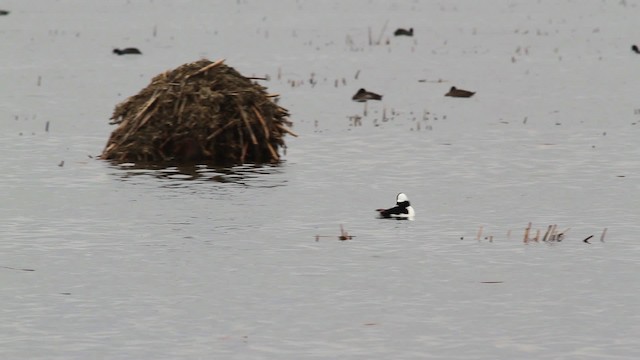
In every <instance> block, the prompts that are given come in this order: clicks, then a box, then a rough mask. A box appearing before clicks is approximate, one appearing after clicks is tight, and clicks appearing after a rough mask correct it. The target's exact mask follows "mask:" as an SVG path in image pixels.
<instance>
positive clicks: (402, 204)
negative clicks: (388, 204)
mask: <svg viewBox="0 0 640 360" xmlns="http://www.w3.org/2000/svg"><path fill="white" fill-rule="evenodd" d="M376 211H377V212H378V214H379V215H380V218H383V219H397V220H413V218H414V217H415V215H416V213H415V211H414V210H413V207H411V204H410V203H409V198H408V197H407V195H405V194H404V193H399V194H398V196H397V197H396V206H394V207H392V208H389V209H376Z"/></svg>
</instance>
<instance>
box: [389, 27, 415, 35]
mask: <svg viewBox="0 0 640 360" xmlns="http://www.w3.org/2000/svg"><path fill="white" fill-rule="evenodd" d="M393 35H395V36H413V28H411V29H409V30H407V29H398V30H396V32H394V33H393Z"/></svg>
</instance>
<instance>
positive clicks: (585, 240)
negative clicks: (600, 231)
mask: <svg viewBox="0 0 640 360" xmlns="http://www.w3.org/2000/svg"><path fill="white" fill-rule="evenodd" d="M592 237H593V235H589V236H588V237H587V238H586V239H584V240H582V242H585V243H587V244H591V243H590V242H589V239H591V238H592Z"/></svg>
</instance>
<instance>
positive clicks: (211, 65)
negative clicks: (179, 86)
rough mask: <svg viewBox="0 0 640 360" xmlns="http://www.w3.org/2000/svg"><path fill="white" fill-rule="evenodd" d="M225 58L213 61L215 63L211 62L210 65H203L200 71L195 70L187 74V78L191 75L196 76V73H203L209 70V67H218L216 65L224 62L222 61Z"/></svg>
mask: <svg viewBox="0 0 640 360" xmlns="http://www.w3.org/2000/svg"><path fill="white" fill-rule="evenodd" d="M224 60H225V59H220V60H218V61H216V62H213V63H211V64H209V65H207V66H205V67H203V68H202V69H200V70H198V71H196V72H194V73H193V74H191V75H187V76H186V78H187V79H188V78H190V77H192V76H195V75H198V74H202V73H203V72H205V71H207V70H209V69H212V68H214V67H216V66H218V65H220V64H222V63H224Z"/></svg>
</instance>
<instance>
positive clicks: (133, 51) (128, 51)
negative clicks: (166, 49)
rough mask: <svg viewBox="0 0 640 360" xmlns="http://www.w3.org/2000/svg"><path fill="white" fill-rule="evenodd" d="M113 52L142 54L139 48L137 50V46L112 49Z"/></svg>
mask: <svg viewBox="0 0 640 360" xmlns="http://www.w3.org/2000/svg"><path fill="white" fill-rule="evenodd" d="M113 53H114V54H118V55H142V52H140V50H138V49H137V48H132V47H129V48H125V49H122V50H120V49H113Z"/></svg>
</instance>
